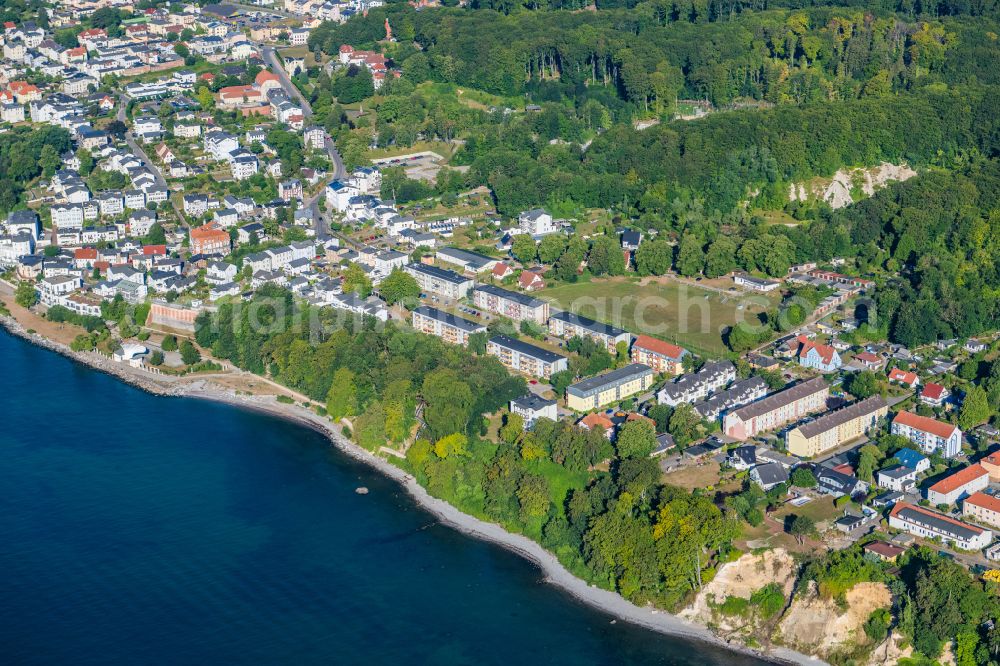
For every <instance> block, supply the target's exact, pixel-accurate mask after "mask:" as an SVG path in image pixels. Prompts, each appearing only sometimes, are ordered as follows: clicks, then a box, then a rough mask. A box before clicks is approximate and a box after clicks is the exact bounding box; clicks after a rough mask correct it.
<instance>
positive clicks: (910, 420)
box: [891, 411, 962, 458]
mask: <svg viewBox="0 0 1000 666" xmlns="http://www.w3.org/2000/svg"><path fill="white" fill-rule="evenodd" d="M891 429H892V434H893V435H901V436H903V437H905V438H906V439H908V440H910V441H911V442H913V443H914V444H916V445H918V446H919V447H920V448H921V450H922V451H923V452H924V453H934V452H935V451H937V452H938V453H940V454H941V455H942V456H944V457H945V458H953V457H954V456H956V455H958V452H959V451H960V450H961V449H962V431H961V430H959V428H958V426H955V425H952V424H950V423H942V422H941V421H937V420H935V419H932V418H930V417H927V416H920V415H919V414H914V413H912V412H905V411H904V412H899V413H898V414H896V418H894V419H893V420H892V428H891Z"/></svg>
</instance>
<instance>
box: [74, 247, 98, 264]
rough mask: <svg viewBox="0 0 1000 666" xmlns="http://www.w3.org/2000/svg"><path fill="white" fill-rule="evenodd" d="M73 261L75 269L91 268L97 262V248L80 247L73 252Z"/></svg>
mask: <svg viewBox="0 0 1000 666" xmlns="http://www.w3.org/2000/svg"><path fill="white" fill-rule="evenodd" d="M73 261H74V262H75V263H76V267H77V268H93V267H94V262H95V261H97V248H94V247H81V248H77V249H76V250H73Z"/></svg>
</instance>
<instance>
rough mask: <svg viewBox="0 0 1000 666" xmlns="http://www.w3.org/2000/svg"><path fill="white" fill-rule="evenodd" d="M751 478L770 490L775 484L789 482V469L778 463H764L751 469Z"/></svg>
mask: <svg viewBox="0 0 1000 666" xmlns="http://www.w3.org/2000/svg"><path fill="white" fill-rule="evenodd" d="M750 480H751V481H753V482H754V483H755V484H757V485H758V486H760V488H761V490H764V491H768V490H770V489H771V488H774V487H775V486H779V485H781V484H782V483H787V482H788V470H786V469H785V468H784V467H782V466H781V465H779V464H778V463H764V464H763V465H757V466H755V467H754V468H753V469H751V470H750Z"/></svg>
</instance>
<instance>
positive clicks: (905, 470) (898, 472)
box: [878, 465, 915, 479]
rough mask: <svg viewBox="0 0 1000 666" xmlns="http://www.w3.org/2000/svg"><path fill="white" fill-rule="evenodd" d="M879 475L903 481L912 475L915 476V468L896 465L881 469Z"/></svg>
mask: <svg viewBox="0 0 1000 666" xmlns="http://www.w3.org/2000/svg"><path fill="white" fill-rule="evenodd" d="M878 473H879V475H880V476H887V477H889V478H890V479H902V478H904V477H907V476H910V475H911V474H915V472H914V470H913V468H912V467H907V466H906V465H896V466H895V467H889V468H886V469H880V470H879V471H878Z"/></svg>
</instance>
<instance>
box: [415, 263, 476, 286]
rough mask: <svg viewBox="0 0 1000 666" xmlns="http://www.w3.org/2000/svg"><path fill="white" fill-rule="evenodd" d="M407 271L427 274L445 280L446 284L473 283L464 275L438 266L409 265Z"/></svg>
mask: <svg viewBox="0 0 1000 666" xmlns="http://www.w3.org/2000/svg"><path fill="white" fill-rule="evenodd" d="M406 270H409V271H417V272H418V273H425V274H427V275H430V276H431V277H435V278H437V279H439V280H444V281H445V282H451V283H453V284H462V283H463V282H472V279H471V278H467V277H465V276H464V275H459V274H458V273H456V272H455V271H449V270H447V269H444V268H438V267H437V266H428V265H427V264H407V265H406Z"/></svg>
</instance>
